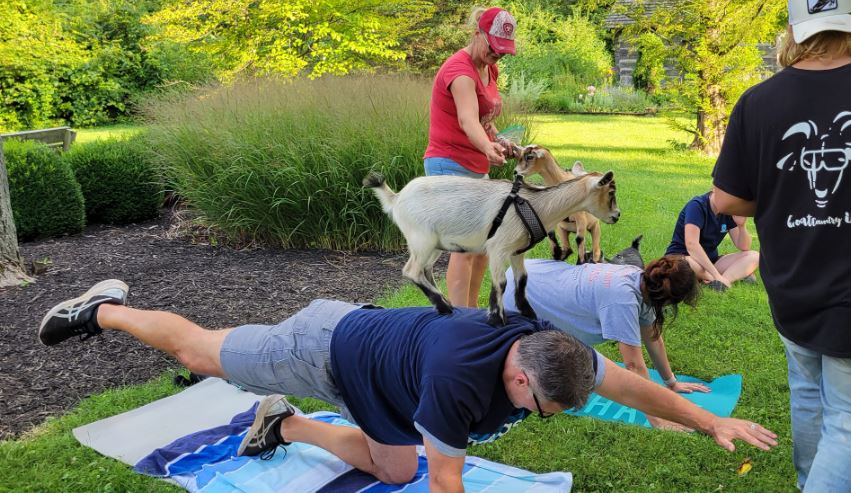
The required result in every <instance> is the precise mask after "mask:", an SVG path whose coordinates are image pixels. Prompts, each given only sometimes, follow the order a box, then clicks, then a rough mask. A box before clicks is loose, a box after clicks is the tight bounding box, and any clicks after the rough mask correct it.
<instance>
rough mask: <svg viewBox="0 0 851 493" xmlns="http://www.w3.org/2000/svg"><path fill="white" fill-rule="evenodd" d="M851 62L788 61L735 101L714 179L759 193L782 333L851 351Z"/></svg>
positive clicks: (763, 263) (743, 192)
mask: <svg viewBox="0 0 851 493" xmlns="http://www.w3.org/2000/svg"><path fill="white" fill-rule="evenodd" d="M849 163H851V64H848V65H844V66H841V67H839V68H835V69H831V70H818V71H814V70H801V69H796V68H792V67H789V68H786V69H784V70H782V71H781V72H779V73H777V74H775V75H774V76H773V77H771V78H769V79H768V80H766V81H764V82H762V83H760V84H758V85H756V86H754V87H752V88H751V89H749V90H748V91H747V92H745V94H744V95H743V96H742V98H741V99H740V100H739V102H738V103H737V104H736V107H735V108H734V109H733V112H732V114H731V116H730V124H729V126H728V127H727V135H726V137H725V138H724V144H723V146H722V149H721V155H720V156H719V157H718V161H717V162H716V164H715V170H714V172H713V177H714V183H715V186H717V187H718V188H720V189H721V190H724V191H725V192H727V193H729V194H731V195H734V196H736V197H739V198H742V199H745V200H753V201H756V204H757V206H756V215H755V217H754V223H755V224H756V230H757V233H759V241H760V251H761V252H760V266H759V267H760V273H761V275H762V279H763V281H764V282H765V289H766V291H768V300H769V305H770V306H771V313H772V315H773V317H774V323H775V324H776V325H777V329H778V330H779V331H780V333H781V334H783V336H785V337H786V338H788V339H790V340H792V341H793V342H795V343H797V344H799V345H801V346H804V347H806V348H810V349H813V350H816V351H819V352H821V353H824V354H827V355H830V356H837V357H851V253H849V250H848V248H849V245H851V167H849Z"/></svg>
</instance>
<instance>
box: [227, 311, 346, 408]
mask: <svg viewBox="0 0 851 493" xmlns="http://www.w3.org/2000/svg"><path fill="white" fill-rule="evenodd" d="M361 306H362V305H355V304H352V303H344V302H342V301H333V300H314V301H313V302H311V303H310V305H308V306H307V308H304V309H303V310H301V311H299V312H298V313H296V314H295V315H293V316H291V317H290V318H288V319H286V320H284V321H283V322H281V323H279V324H277V325H242V326H239V327H236V328H234V329H233V330H232V331H231V332H230V334H228V335H227V337H225V340H224V343H223V344H222V349H221V351H220V356H221V362H222V370H224V373H225V376H226V378H227V379H228V380H229V381H230V382H231V383H234V384H237V385H239V386H240V387H242V388H244V389H246V390H249V391H251V392H254V393H255V394H261V395H268V394H287V395H293V396H297V397H315V398H317V399H320V400H323V401H325V402H328V403H329V404H333V405H335V406H339V407H340V414H341V415H343V417H344V418H347V419H351V416H350V415H349V413H348V410H347V409H345V403H343V398H342V396H341V395H340V391H339V390H338V389H337V385H336V384H335V383H334V375H333V373H332V372H331V359H330V350H331V336H332V335H333V333H334V329H335V328H336V327H337V323H338V322H339V321H340V319H342V318H343V317H344V316H345V315H346V314H347V313H349V312H351V311H352V310H357V309H358V308H361Z"/></svg>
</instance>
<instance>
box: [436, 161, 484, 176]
mask: <svg viewBox="0 0 851 493" xmlns="http://www.w3.org/2000/svg"><path fill="white" fill-rule="evenodd" d="M423 163H424V164H425V174H426V176H437V175H442V176H467V177H469V178H487V177H488V174H487V173H476V172H473V171H470V170H468V169H467V168H465V167H463V166H461V165H460V164H458V163H456V162H455V161H453V160H451V159H449V158H448V157H427V158H425V159H424V160H423Z"/></svg>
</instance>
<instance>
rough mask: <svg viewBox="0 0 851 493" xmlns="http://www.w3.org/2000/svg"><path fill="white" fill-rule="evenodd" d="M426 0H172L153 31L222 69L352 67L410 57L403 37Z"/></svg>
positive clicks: (428, 7) (424, 10)
mask: <svg viewBox="0 0 851 493" xmlns="http://www.w3.org/2000/svg"><path fill="white" fill-rule="evenodd" d="M432 9H433V7H432V4H431V2H427V1H425V0H395V1H392V2H388V1H385V0H286V1H279V0H198V1H193V2H185V1H182V0H171V1H169V2H168V3H166V4H165V6H164V8H163V9H162V10H160V11H158V12H155V13H153V14H151V15H149V16H147V17H146V19H145V22H146V23H148V24H150V25H153V26H157V27H160V28H161V31H160V32H159V33H158V34H157V35H156V36H155V37H154V39H157V40H171V41H175V42H179V43H183V44H185V45H186V46H187V47H188V48H189V49H190V50H192V51H196V52H202V53H206V54H207V55H209V56H210V60H212V61H213V62H214V63H215V65H216V68H217V70H218V72H219V74H220V75H221V76H222V77H223V78H225V79H228V78H233V77H236V76H238V75H260V74H277V75H283V76H285V77H293V76H296V75H298V74H307V75H308V76H310V77H319V76H321V75H324V74H338V75H341V74H347V73H349V72H352V71H357V70H369V69H372V68H374V67H376V66H377V65H384V64H390V65H393V64H397V65H399V64H400V63H401V61H402V60H403V59H404V58H405V52H404V50H403V49H401V48H400V45H399V40H400V39H401V38H402V37H403V36H405V35H406V34H407V33H408V32H409V30H410V29H411V28H412V27H413V26H416V25H417V24H418V23H419V22H421V21H423V20H425V19H428V18H429V17H430V16H431V15H432V13H433V10H432Z"/></svg>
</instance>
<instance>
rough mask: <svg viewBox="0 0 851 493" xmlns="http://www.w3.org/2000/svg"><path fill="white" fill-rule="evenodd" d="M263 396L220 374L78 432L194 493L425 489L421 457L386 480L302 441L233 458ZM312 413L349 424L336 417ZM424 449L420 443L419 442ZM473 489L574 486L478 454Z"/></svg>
mask: <svg viewBox="0 0 851 493" xmlns="http://www.w3.org/2000/svg"><path fill="white" fill-rule="evenodd" d="M260 399H261V397H260V396H257V395H255V394H252V393H250V392H244V391H241V390H237V389H236V387H234V386H232V385H229V384H227V383H225V382H224V381H222V380H220V379H218V378H208V379H206V380H204V381H202V382H201V383H198V384H196V385H193V386H191V387H189V388H188V389H186V390H184V391H182V392H180V393H178V394H175V395H172V396H169V397H166V398H164V399H160V400H158V401H155V402H152V403H150V404H148V405H146V406H143V407H140V408H137V409H133V410H132V411H128V412H126V413H123V414H119V415H117V416H112V417H110V418H106V419H104V420H101V421H96V422H94V423H90V424H87V425H84V426H81V427H79V428H75V429H74V436H75V437H76V438H77V440H79V441H80V443H82V444H83V445H86V446H88V447H91V448H93V449H94V450H96V451H98V452H100V453H101V454H103V455H106V456H108V457H113V458H115V459H118V460H120V461H122V462H124V463H126V464H129V465H131V466H134V470H135V471H137V472H140V473H144V474H149V475H152V476H156V477H160V478H162V479H164V480H166V481H170V482H172V483H175V484H177V485H179V486H181V487H183V488H184V489H186V490H187V491H190V492H193V493H194V492H197V493H232V492H246V493H247V492H252V493H253V492H264V493H272V492H281V493H284V492H286V493H289V492H293V493H296V492H297V493H355V492H359V493H360V492H364V493H365V492H379V493H389V492H394V491H405V493H417V492H423V493H426V492H427V491H428V464H427V462H426V459H425V457H420V459H419V467H418V469H417V474H416V476H415V477H414V479H413V480H412V481H411V482H410V483H408V484H405V485H386V484H383V483H380V482H378V480H376V479H375V478H374V477H372V476H369V475H367V474H364V473H362V472H360V471H357V470H354V469H352V467H351V466H349V465H347V464H345V463H344V462H343V461H341V460H340V459H338V458H337V457H335V456H333V455H331V454H330V453H328V452H325V451H324V450H322V449H320V448H318V447H314V446H311V445H307V444H303V443H294V444H292V445H290V446H288V447H286V449H284V448H279V449H278V450H277V451H276V453H275V456H274V457H273V458H272V460H266V461H264V460H260V459H259V458H257V457H236V451H237V448H238V447H239V442H240V441H241V440H242V437H243V436H244V434H245V432H246V430H247V429H248V426H249V425H250V424H251V422H252V421H253V419H254V412H255V410H256V407H257V401H259V400H260ZM308 417H309V418H311V419H315V420H318V421H324V422H328V423H333V424H343V425H349V426H352V425H351V424H350V423H347V422H346V421H344V420H343V419H342V418H340V417H339V416H338V415H337V414H334V413H328V412H318V413H313V414H310V415H308ZM420 448H421V447H420ZM462 474H463V475H462V480H463V482H464V487H465V489H466V491H468V492H484V491H486V492H487V493H523V492H528V493H561V492H569V491H570V490H571V488H572V486H573V475H572V474H571V473H569V472H566V471H565V472H558V471H556V472H550V473H544V474H535V473H532V472H530V471H526V470H523V469H518V468H516V467H512V466H508V465H505V464H498V463H496V462H491V461H488V460H485V459H481V458H478V457H470V456H468V457H466V459H465V464H464V469H463V473H462Z"/></svg>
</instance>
